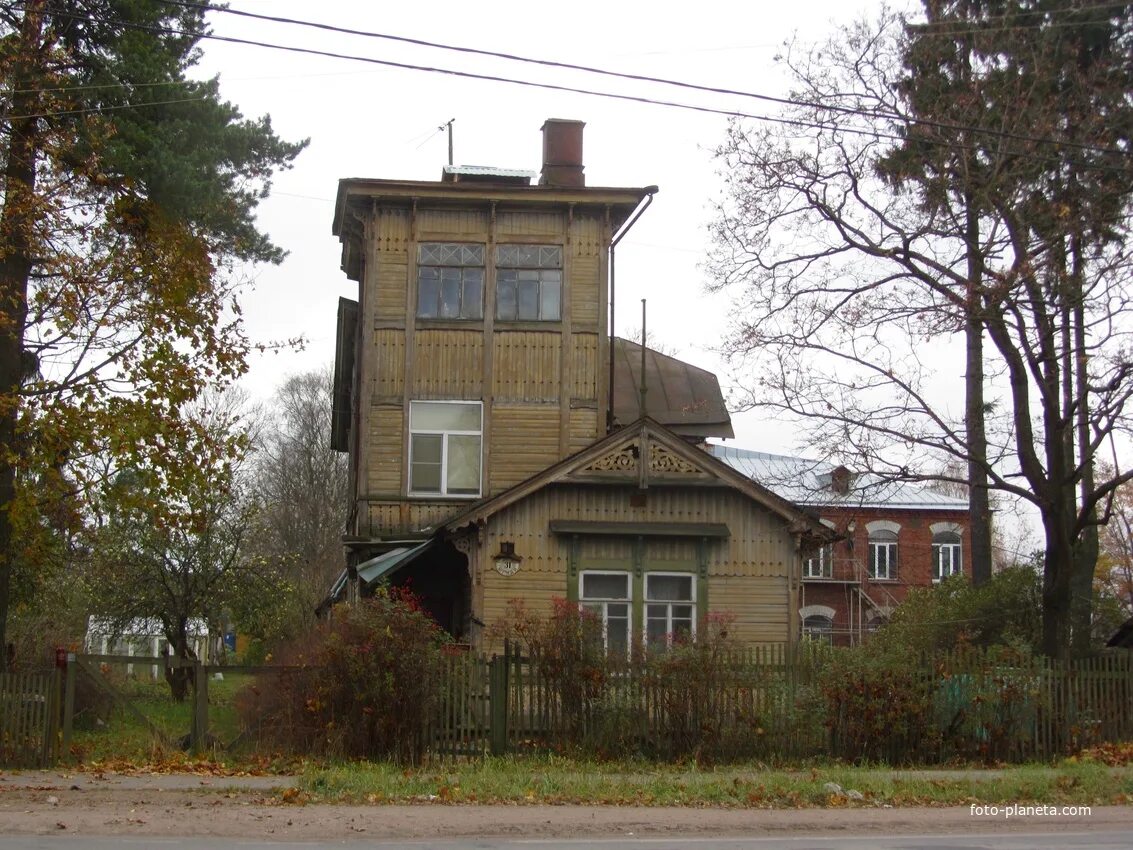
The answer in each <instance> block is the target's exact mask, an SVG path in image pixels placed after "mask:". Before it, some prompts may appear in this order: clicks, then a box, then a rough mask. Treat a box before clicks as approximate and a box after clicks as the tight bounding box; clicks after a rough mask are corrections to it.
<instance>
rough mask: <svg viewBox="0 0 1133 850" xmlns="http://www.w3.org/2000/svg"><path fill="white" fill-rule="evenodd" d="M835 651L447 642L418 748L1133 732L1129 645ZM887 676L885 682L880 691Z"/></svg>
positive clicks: (654, 748) (619, 749)
mask: <svg viewBox="0 0 1133 850" xmlns="http://www.w3.org/2000/svg"><path fill="white" fill-rule="evenodd" d="M846 657H847V656H845V655H844V654H843V652H842V651H841V650H830V649H828V648H824V647H815V646H813V645H803V646H802V647H787V646H781V645H775V646H764V647H753V648H751V649H748V650H745V651H743V652H733V653H729V654H728V655H727V656H726V657H712V658H711V659H707V658H705V657H702V656H697V655H695V654H688V655H684V656H677V655H674V656H673V657H672V658H671V659H665V658H664V657H661V658H659V659H654V660H653V661H652V662H651V663H647V664H643V663H632V662H629V661H620V660H614V659H610V660H608V661H607V662H605V663H603V664H602V665H601V667H600V669H595V668H587V669H585V670H583V671H581V675H580V671H579V670H566V671H559V670H554V669H548V667H547V666H546V665H540V664H538V663H537V662H535V661H533V660H532V659H530V658H527V657H525V656H523V655H522V654H521V653H520V652H518V651H516V650H514V649H510V648H509V649H508V650H507V651H506V652H505V653H503V654H500V655H496V656H493V657H492V658H484V657H478V656H475V655H472V654H468V655H463V656H457V657H454V658H449V659H447V660H446V667H445V673H444V675H443V676H442V683H441V697H440V700H439V710H438V712H437V716H436V717H435V719H434V721H433V728H432V730H431V732H430V734H431V740H432V741H433V745H432V752H433V754H435V755H440V756H454V755H465V756H467V755H477V754H481V753H487V752H492V753H497V754H500V753H505V752H524V751H548V750H549V751H561V750H576V751H580V752H584V753H590V754H593V755H600V756H616V755H641V756H645V757H654V758H661V759H673V758H684V757H690V756H691V757H697V758H708V759H712V760H730V759H741V758H760V759H770V760H792V759H802V758H808V757H813V756H823V755H825V756H835V757H840V758H846V759H851V760H854V759H876V760H883V761H886V762H888V763H892V764H898V763H935V762H941V761H947V760H949V759H953V758H967V759H981V758H982V759H985V760H1002V761H1012V762H1019V761H1028V760H1049V759H1052V758H1055V757H1057V756H1060V755H1064V754H1067V753H1071V752H1075V751H1077V750H1079V749H1081V748H1082V747H1086V746H1090V745H1093V744H1097V743H1103V742H1120V741H1129V740H1133V653H1115V654H1109V655H1101V656H1097V657H1093V658H1087V659H1081V660H1075V661H1068V662H1058V661H1051V660H1049V659H1045V658H1039V657H1030V656H1022V655H1011V656H1005V655H1004V654H1003V653H987V652H982V651H968V652H961V653H951V654H942V655H937V656H934V657H931V658H922V659H910V662H909V665H908V670H906V671H904V672H903V674H902V675H901V676H899V677H893V679H892V681H889V679H888V678H887V677H886V676H885V675H876V674H875V675H874V679H873V680H872V683H871V681H870V680H869V679H868V678H866V679H863V680H861V681H858V680H856V679H853V676H854V675H855V673H854V670H852V669H850V670H847V669H846V668H845V666H844V661H845V659H846ZM846 677H850V679H849V680H847V678H846ZM838 682H841V684H842V685H843V686H845V687H847V688H849V690H850V691H853V689H854V688H856V687H857V686H858V685H861V686H862V687H863V688H867V689H868V688H869V687H874V688H876V689H878V690H877V692H876V694H875V696H876V699H875V705H874V706H873V708H867V709H863V708H862V706H861V705H860V704H858V703H855V702H853V701H852V700H847V699H843V698H842V697H841V696H840V695H839V694H840V692H839V690H838V688H837V687H835V686H834V685H836V684H837V683H838ZM898 683H899V687H900V688H901V689H902V690H901V692H900V693H896V692H892V691H891V692H890V693H888V694H887V693H886V688H890V689H892V688H893V687H897V686H898ZM894 707H896V708H894ZM887 710H894V711H905V712H906V714H900V713H898V714H896V715H892V716H889V715H885V714H884V712H885V711H887ZM871 712H879V713H880V715H879V716H878V717H870V716H869V715H870V713H871ZM871 720H872V721H875V722H873V723H872V724H871V722H870V721H871Z"/></svg>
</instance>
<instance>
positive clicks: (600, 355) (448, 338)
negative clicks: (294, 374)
mask: <svg viewBox="0 0 1133 850" xmlns="http://www.w3.org/2000/svg"><path fill="white" fill-rule="evenodd" d="M476 203H477V202H476V201H475V199H470V201H469V207H468V208H466V209H439V208H438V209H431V208H424V207H418V208H417V209H415V210H411V209H409V208H408V207H406V206H400V207H398V206H385V205H382V204H381V203H378V204H376V205H375V209H374V211H373V213H372V216H371V219H370V221H369V223H368V225H367V234H368V237H367V243H366V251H367V256H366V263H365V269H366V274H365V282H364V287H363V293H362V301H363V311H362V316H363V319H362V330H363V333H364V334H365V337H364V339H363V355H362V365H361V369H362V375H361V378H362V380H363V382H364V384H363V387H362V391H361V392H360V398H359V403H360V404H361V405H362V411H363V414H362V415H363V417H364V421H363V423H362V427H361V429H360V433H361V435H362V440H361V457H360V458H359V463H358V466H359V469H358V477H357V480H358V491H359V492H358V496H359V497H360V498H362V499H363V500H365V501H373V502H374V504H375V508H374V510H372V511H369V512H365V511H363V512H362V513H361V514H360V516H362V517H364V518H365V520H367V521H368V522H369V524H370V525H371V531H370V532H369V533H374V532H377V533H385V532H399V533H400V532H404V531H410V530H413V528H412V527H407V526H405V525H404V522H406V521H412V519H411V518H412V517H417V516H424V515H428V516H433V517H435V516H437V515H438V514H440V515H448V514H450V513H452V510H451V508H450V507H444V508H442V509H440V510H435V509H431V508H430V509H422V508H418V507H412V505H414V504H417V503H418V500H413V502H408V497H407V492H406V487H407V481H406V468H405V464H404V462H403V457H404V455H405V454H406V452H407V451H408V447H407V446H408V443H407V439H408V438H407V433H406V429H407V422H408V405H409V402H410V401H412V400H413V399H451V400H458V399H467V400H477V401H482V402H483V403H484V424H485V439H484V457H485V474H484V486H485V493H484V495H486V496H487V495H493V494H495V493H498V492H500V491H501V490H503V489H505V488H507V487H510V486H512V485H514V484H516V483H518V482H519V481H521V480H523V479H524V478H526V477H528V476H530V475H533V474H535V473H537V472H539V471H541V470H542V469H544V468H546V467H547V466H549V465H551V464H552V463H554V462H556V461H558V460H560V459H562V458H563V457H565V456H567V455H568V454H572V453H574V452H576V451H579V450H580V449H582V448H584V447H585V446H587V445H590V444H591V443H593V442H594V440H596V439H597V438H598V437H599V436H600V435H601V434H602V433H604V430H605V407H604V403H605V372H604V369H605V366H604V363H605V351H606V350H607V346H606V341H605V329H604V326H603V323H604V321H605V309H606V308H605V304H604V299H605V298H606V292H605V285H606V268H605V265H606V264H605V252H606V244H607V242H608V239H609V233H608V232H607V231H608V229H609V225H608V223H607V222H606V221H605V219H604V213H603V211H602V210H600V209H584V208H576V209H571V210H567V209H566V208H565V207H564V208H563V209H561V210H558V211H548V210H545V209H542V210H522V209H496V210H494V211H493V210H492V209H491V208H490V206H489V205H488V204H487V203H483V204H480V205H479V206H475V204H476ZM424 241H452V242H478V243H482V244H484V246H485V252H486V261H487V268H486V275H485V305H484V319H483V320H482V321H479V322H460V323H454V322H448V323H445V322H436V321H434V322H422V321H421V320H418V319H417V318H416V316H415V312H416V310H415V305H414V297H415V296H414V286H415V279H416V259H417V258H416V250H417V243H418V242H424ZM509 241H512V242H534V243H540V244H544V243H545V244H561V245H563V248H564V254H563V272H564V289H563V316H562V321H561V322H557V323H547V324H546V325H545V326H532V325H531V324H530V323H526V324H524V325H522V326H515V325H511V326H509V325H507V324H503V325H501V324H498V323H496V322H495V319H494V293H492V292H491V289H492V286H493V279H494V275H493V267H494V256H493V249H494V246H495V245H496V244H499V243H502V242H509ZM486 336H488V337H490V340H486V339H485V337H486ZM392 499H400V500H406V502H407V503H408V504H407V505H406V506H403V507H402V508H401V509H400V510H398V511H396V512H393V511H391V509H390V507H389V505H388V503H389V502H390V501H391V500H392ZM379 505H380V506H379ZM387 521H392V522H393V523H394V524H393V525H388V526H387V525H385V524H384V523H386V522H387ZM375 524H376V525H375ZM359 530H361V529H359Z"/></svg>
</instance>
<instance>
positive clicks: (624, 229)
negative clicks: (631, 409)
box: [606, 186, 661, 434]
mask: <svg viewBox="0 0 1133 850" xmlns="http://www.w3.org/2000/svg"><path fill="white" fill-rule="evenodd" d="M659 191H661V190H660V189H658V188H657V187H656V186H646V187H645V197H644V198H642V199H641V201H639V202H638V205H637V208H636V209H635V210H634V211H633V213H632V214H631V215H630V217H629V218H628V219H626V222H625V224H623V225H622V226H621V227H619V228H618V232H617V233H615V234H614V238H613V239H611V240H610V329H609V340H610V375H609V379H610V380H609V385H608V388H607V390H608V398H607V403H608V407H607V409H606V433H607V434H609V433H610V432H611V431H613V430H614V249H615V248H617V247H618V243H619V242H620V241H621V239H622V237H623V236H625V235H626V234H627V233H628V232H629V229H630V228H631V227H633V226H634V224H636V223H637V220H638V219H639V218H641V215H642V213H644V212H645V211H646V210H647V209H649V205H650V204H652V203H653V196H654V195H656V194H657V193H658V192H659ZM642 345H643V347H644V341H642Z"/></svg>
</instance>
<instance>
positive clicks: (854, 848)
mask: <svg viewBox="0 0 1133 850" xmlns="http://www.w3.org/2000/svg"><path fill="white" fill-rule="evenodd" d="M222 842H223V843H218V839H217V838H216V837H206V838H158V837H147V838H121V837H117V838H96V837H91V836H78V835H76V836H54V835H50V836H43V835H28V836H0V850H78V848H82V850H141V848H150V847H152V848H157V850H214V848H217V847H225V848H232V850H330V849H331V848H341V847H348V848H375V850H392V849H393V848H407V850H432V848H436V850H581V848H585V850H1130V848H1131V847H1133V835H1130V834H1129V833H1128V832H1114V831H1105V832H1078V833H1066V832H1064V833H1054V834H1051V833H1031V834H1023V833H1014V834H1001V835H991V834H985V835H955V834H952V835H947V834H945V835H894V836H885V835H870V836H860V837H854V836H849V835H839V836H833V837H831V836H814V837H811V836H806V835H794V836H790V837H776V838H672V839H657V838H645V839H638V838H616V839H597V840H595V839H592V838H587V839H562V838H552V839H511V840H508V839H460V840H451V841H429V840H402V841H373V840H366V839H348V840H335V841H289V840H278V841H270V840H261V839H223V840H222Z"/></svg>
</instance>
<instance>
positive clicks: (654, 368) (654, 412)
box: [614, 337, 735, 437]
mask: <svg viewBox="0 0 1133 850" xmlns="http://www.w3.org/2000/svg"><path fill="white" fill-rule="evenodd" d="M640 375H641V346H640V345H638V344H637V343H636V342H631V341H630V340H628V339H621V338H620V337H614V418H615V419H616V420H617V421H618V422H619V423H621V424H623V425H626V424H628V423H630V422H633V421H634V420H636V419H640V418H641V416H642V410H641V378H640ZM644 415H646V416H648V417H650V418H651V419H653V420H655V421H657V422H660V423H661V424H662V425H664V426H666V427H667V428H670V429H672V430H673V431H675V432H676V433H678V434H685V435H692V436H699V437H732V436H735V435H734V433H733V432H732V418H731V416H729V415H728V408H727V406H726V405H725V404H724V395H723V393H721V392H720V382H719V381H717V380H716V376H715V375H714V374H712V373H711V372H709V371H708V370H707V369H701V368H699V367H697V366H693V365H692V364H690V363H685V362H684V361H683V360H678V359H677V358H675V357H669V356H668V355H667V354H661V353H660V352H659V351H654V350H653V349H652V348H649V347H648V346H646V348H645V412H644Z"/></svg>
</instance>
